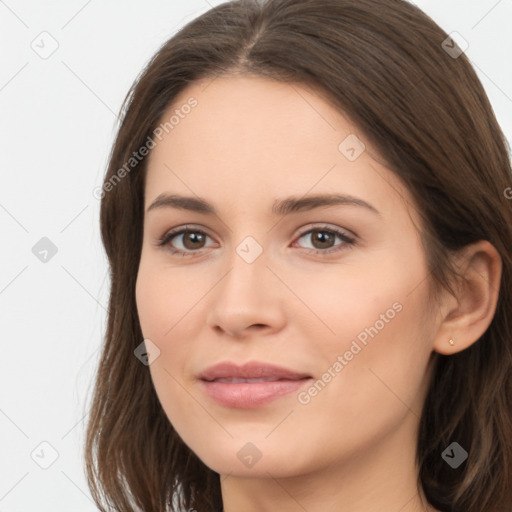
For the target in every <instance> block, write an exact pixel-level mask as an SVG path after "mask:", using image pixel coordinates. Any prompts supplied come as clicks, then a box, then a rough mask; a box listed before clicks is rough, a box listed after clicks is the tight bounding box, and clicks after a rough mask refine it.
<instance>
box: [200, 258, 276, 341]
mask: <svg viewBox="0 0 512 512" xmlns="http://www.w3.org/2000/svg"><path fill="white" fill-rule="evenodd" d="M230 263H231V266H230V268H229V269H228V271H227V272H225V273H224V275H223V277H222V278H221V279H220V281H218V283H217V284H216V285H215V286H214V288H213V289H212V291H211V292H210V294H209V296H210V297H209V302H208V304H209V305H208V307H209V311H208V314H207V324H208V325H209V326H210V327H211V328H212V329H214V330H215V331H217V333H219V334H222V333H224V334H226V335H228V336H231V337H234V338H244V337H247V336H250V335H252V334H254V333H257V332H260V333H262V334H263V333H271V332H275V331H277V330H279V329H281V328H282V327H283V325H284V323H285V312H284V308H283V304H284V301H285V300H286V297H285V296H284V290H283V288H284V286H283V284H282V283H280V281H279V279H278V278H277V277H276V275H275V273H273V272H272V271H271V270H270V269H269V267H268V266H267V258H266V257H265V252H264V253H263V254H261V255H260V256H259V257H258V258H257V259H256V260H255V261H253V262H252V263H247V262H246V261H244V260H243V259H242V258H241V257H239V256H238V254H235V255H234V257H233V258H232V259H231V260H230Z"/></svg>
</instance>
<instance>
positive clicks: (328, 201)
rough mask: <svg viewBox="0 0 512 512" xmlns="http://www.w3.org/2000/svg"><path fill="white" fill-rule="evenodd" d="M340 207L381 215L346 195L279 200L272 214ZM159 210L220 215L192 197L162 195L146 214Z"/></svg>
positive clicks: (203, 202)
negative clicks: (344, 206) (363, 209)
mask: <svg viewBox="0 0 512 512" xmlns="http://www.w3.org/2000/svg"><path fill="white" fill-rule="evenodd" d="M338 205H349V206H359V207H362V208H366V209H367V210H369V211H371V212H373V213H375V214H377V215H379V216H380V215H381V213H380V212H379V211H378V210H377V209H376V208H375V207H374V206H373V205H371V204H370V203H367V202H366V201H364V200H363V199H360V198H358V197H354V196H351V195H346V194H317V195H310V196H304V197H300V198H297V197H288V198H285V199H277V200H276V201H275V202H274V204H273V205H272V213H273V214H274V215H286V214H289V213H298V212H303V211H308V210H313V209H315V208H320V207H322V206H338ZM159 208H177V209H180V210H188V211H193V212H198V213H204V214H207V215H218V213H217V211H216V209H215V207H214V206H213V205H212V204H210V203H208V202H207V201H206V200H205V199H202V198H200V197H192V196H180V195H177V194H160V195H159V196H158V197H157V198H156V199H155V200H154V201H153V203H151V206H150V207H149V208H148V209H147V210H146V213H147V212H150V211H151V210H156V209H159Z"/></svg>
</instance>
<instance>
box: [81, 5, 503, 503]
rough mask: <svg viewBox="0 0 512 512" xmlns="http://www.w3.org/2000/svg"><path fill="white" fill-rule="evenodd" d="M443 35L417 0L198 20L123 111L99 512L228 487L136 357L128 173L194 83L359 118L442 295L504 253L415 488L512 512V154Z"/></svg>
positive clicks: (137, 245) (197, 499)
mask: <svg viewBox="0 0 512 512" xmlns="http://www.w3.org/2000/svg"><path fill="white" fill-rule="evenodd" d="M447 37H448V34H446V33H445V32H444V31H443V30H442V29H441V28H440V27H439V26H438V25H437V24H436V23H435V22H434V21H433V20H432V19H431V18H429V17H428V16H427V15H426V14H424V13H423V12H422V11H421V10H420V9H418V8H417V7H415V6H414V5H412V4H410V3H408V2H406V1H404V0H386V1H385V2H383V1H382V0H269V1H262V0H259V1H258V0H240V1H232V2H226V3H224V4H222V5H219V6H217V7H215V8H213V9H211V10H209V11H208V12H206V13H205V14H203V15H201V16H200V17H198V18H196V19H194V20H193V21H192V22H190V23H189V24H187V25H186V26H185V27H184V28H182V29H181V30H180V31H179V32H178V33H177V34H176V35H174V36H173V37H172V38H171V39H170V40H169V41H168V42H167V43H165V44H164V45H163V46H162V47H161V48H160V50H159V51H158V52H157V53H156V55H155V56H154V57H153V59H152V60H151V61H150V62H149V63H148V65H147V66H146V68H145V69H144V70H143V72H142V73H141V75H140V76H139V78H138V80H137V81H136V82H135V84H134V85H133V86H132V88H131V89H130V91H129V93H128V95H127V96H126V98H125V101H124V103H123V107H122V112H121V114H122V116H121V123H120V128H119V131H118V134H117V138H116V141H115V144H114V146H113V148H112V152H111V154H110V161H109V166H108V171H107V173H106V176H105V181H104V185H103V190H102V193H101V195H102V201H101V236H102V241H103V244H104V246H105V250H106V253H107V256H108V260H109V265H110V279H111V291H110V302H109V310H108V326H107V330H106V335H105V343H104V346H103V352H102V356H101V361H100V364H99V368H98V373H97V378H96V381H95V389H94V393H93V397H92V407H91V411H90V417H89V420H88V426H87V439H86V444H85V462H86V470H87V478H88V483H89V487H90V489H91V492H92V495H93V498H94V500H95V501H96V503H97V505H98V507H99V508H100V510H102V511H106V510H108V508H109V507H113V509H114V510H117V511H120V512H128V511H133V510H141V511H144V512H163V511H168V510H171V511H175V510H182V509H183V510H194V509H195V510H197V511H198V512H213V511H219V510H221V509H222V498H221V492H220V477H219V475H218V474H217V473H215V472H214V471H212V470H211V469H209V468H208V467H207V466H206V465H205V464H203V463H202V461H201V460H199V458H198V457H197V456H196V455H195V454H194V453H193V452H192V451H191V450H190V448H188V447H187V446H186V445H185V444H184V443H183V441H182V440H181V438H180V437H179V436H178V434H177V433H176V432H175V431H174V429H173V427H172V425H171V424H170V422H169V420H168V418H167V417H166V415H165V413H164V411H163V409H162V407H161V405H160V403H159V401H158V398H157V396H156V393H155V390H154V388H153V385H152V381H151V377H150V373H149V371H148V368H147V367H145V366H144V365H143V364H141V363H140V361H139V360H138V359H137V358H136V357H134V349H135V348H136V347H137V346H138V345H139V344H140V343H141V342H142V340H143V336H142V332H141V328H140V325H139V321H138V316H137V308H136V302H135V282H136V277H137V270H138V264H139V260H140V255H141V245H142V228H143V220H144V219H143V212H144V210H143V200H144V199H143V198H144V176H145V166H146V161H147V159H146V158H143V159H140V161H137V162H135V163H134V162H133V161H131V164H130V167H129V168H127V167H126V163H127V162H129V161H130V158H131V157H132V154H133V152H134V151H135V152H137V151H138V150H139V148H141V147H143V146H145V145H147V144H148V140H149V139H148V137H149V138H154V131H155V129H156V128H157V126H158V124H159V122H160V120H161V118H162V115H163V114H164V111H166V109H167V108H168V107H169V106H170V105H171V104H172V102H173V99H174V98H175V97H176V96H177V94H178V93H180V92H181V91H182V90H184V89H185V88H186V87H187V85H188V84H190V83H191V82H193V81H196V80H199V79H202V78H209V77H211V78H212V79H214V77H216V76H222V75H223V74H226V73H235V72H236V73H247V74H255V75H259V76H266V77H269V78H272V79H275V80H279V81H283V82H288V83H298V84H304V85H308V86H310V87H312V88H313V89H314V90H316V91H318V92H319V93H320V94H322V95H323V97H324V98H325V99H326V100H327V101H329V102H330V104H332V105H333V106H334V107H335V108H337V109H339V111H340V112H341V113H343V114H344V115H346V116H348V117H349V118H350V119H351V120H352V121H353V122H354V123H356V125H357V126H358V127H359V128H360V129H361V132H362V133H364V134H365V135H366V137H367V138H368V140H369V141H370V142H371V143H373V144H374V145H375V147H376V148H377V150H378V151H379V152H380V154H381V155H382V156H383V157H384V158H385V159H386V162H387V165H388V167H389V169H390V170H391V171H392V172H394V173H395V174H396V175H397V176H398V177H399V178H400V179H401V180H402V182H403V183H404V184H405V185H406V186H407V188H408V189H409V190H410V192H411V193H412V196H413V197H414V199H415V204H414V207H415V208H416V209H417V211H418V212H419V213H420V214H421V217H422V219H423V221H424V229H423V230H422V233H421V236H422V242H423V244H424V248H425V252H426V255H427V259H428V263H429V267H430V272H431V277H432V283H433V284H435V287H436V289H440V287H444V288H446V289H448V290H452V286H451V283H452V282H453V281H452V280H453V277H454V276H455V275H456V274H455V269H454V268H452V266H451V261H450V256H451V255H452V254H453V252H454V251H457V250H458V249H461V248H463V247H465V246H466V245H468V244H471V243H473V242H476V241H478V240H488V241H489V242H490V243H491V244H493V245H494V247H495V248H496V249H497V250H498V252H499V254H500V256H501V258H502V263H503V271H502V279H501V285H500V286H501V287H500V294H499V299H498V304H497V309H496V312H495V316H494V318H493V320H492V322H491V325H490V326H489V328H488V329H487V331H486V332H485V333H484V335H483V336H482V337H481V339H480V340H478V341H477V342H476V343H474V344H473V345H472V346H470V347H469V348H467V349H466V350H463V351H461V352H459V353H456V354H455V355H450V356H444V355H440V354H436V356H437V359H436V362H435V368H434V372H433V375H432V381H431V385H430V389H429V393H428V396H427V398H426V401H425V405H424V409H423V412H422V416H421V422H420V433H419V438H418V444H417V461H418V467H419V474H418V488H420V486H421V488H422V489H423V491H424V493H425V496H426V498H427V499H428V501H429V502H430V504H431V505H433V506H434V507H436V508H438V509H439V510H441V511H450V512H482V511H484V510H485V511H486V512H505V511H506V512H510V510H511V507H512V350H511V348H512V323H511V313H512V260H511V255H512V201H511V200H509V199H507V197H508V198H510V196H511V195H512V189H510V188H509V187H511V185H512V176H511V164H510V157H509V153H510V147H509V146H508V144H507V141H506V139H505V137H504V135H503V133H502V131H501V129H500V127H499V125H498V123H497V120H496V118H495V115H494V113H493V110H492V107H491V105H490V103H489V100H488V98H487V96H486V94H485V91H484V89H483V87H482V84H481V83H480V81H479V79H478V77H477V75H476V74H475V72H474V70H473V68H472V67H471V65H470V62H469V60H468V58H467V57H466V55H465V54H464V53H462V54H461V55H460V56H458V57H457V56H456V54H453V52H452V53H450V52H449V51H447V50H448V49H449V48H453V47H454V45H453V43H452V42H451V41H449V40H448V41H449V44H448V45H447V44H446V42H445V43H443V41H445V40H446V39H447ZM447 46H448V48H447ZM455 48H457V47H456V46H455ZM198 108H200V106H199V107H198ZM132 164H133V165H132ZM123 166H124V172H121V169H122V168H123ZM507 191H510V194H507ZM453 441H456V442H458V443H459V444H460V445H461V446H462V447H463V448H464V449H465V450H466V451H467V452H468V454H469V458H468V459H467V461H466V462H465V463H464V464H463V465H461V466H460V467H459V468H457V469H452V468H451V467H450V466H448V464H446V462H445V461H444V460H443V459H442V457H441V453H442V452H443V450H444V449H445V448H446V447H447V446H448V445H449V444H450V443H451V442H453Z"/></svg>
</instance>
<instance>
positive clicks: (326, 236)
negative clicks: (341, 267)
mask: <svg viewBox="0 0 512 512" xmlns="http://www.w3.org/2000/svg"><path fill="white" fill-rule="evenodd" d="M314 233H315V234H316V236H315V237H314V240H315V241H316V242H319V243H320V247H319V248H321V249H325V247H329V243H330V242H332V240H330V239H331V238H332V236H333V235H332V233H326V232H325V231H315V232H314Z"/></svg>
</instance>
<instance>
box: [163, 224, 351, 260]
mask: <svg viewBox="0 0 512 512" xmlns="http://www.w3.org/2000/svg"><path fill="white" fill-rule="evenodd" d="M313 231H319V232H321V233H329V234H332V235H335V236H338V237H339V238H341V240H342V241H343V242H344V243H343V244H340V245H338V246H335V247H331V248H329V249H325V250H322V249H306V250H307V251H309V252H312V253H314V254H330V253H333V252H340V251H342V250H344V249H340V247H345V246H348V248H350V247H351V246H354V245H355V244H356V239H355V238H352V237H350V236H348V235H347V234H346V233H344V232H342V231H339V230H337V229H334V228H329V227H327V226H320V227H315V228H310V229H308V230H306V231H303V232H302V233H300V234H299V236H298V237H297V240H299V239H301V238H302V237H303V236H304V235H307V234H308V233H312V232H313ZM184 233H200V234H201V235H204V236H207V237H209V238H211V237H210V236H209V235H208V234H207V233H205V232H204V231H203V230H201V229H196V228H194V227H193V226H184V227H181V228H176V229H175V230H171V231H168V232H167V233H166V234H164V236H163V237H162V238H159V239H158V243H157V244H156V245H157V246H158V247H164V246H168V249H169V251H170V252H171V254H175V255H181V256H194V255H195V254H196V253H199V252H200V251H201V249H198V250H196V251H193V250H187V251H182V250H181V249H175V248H173V247H172V246H171V245H170V243H169V242H171V240H172V239H173V238H175V237H176V236H178V235H182V234H184Z"/></svg>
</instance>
